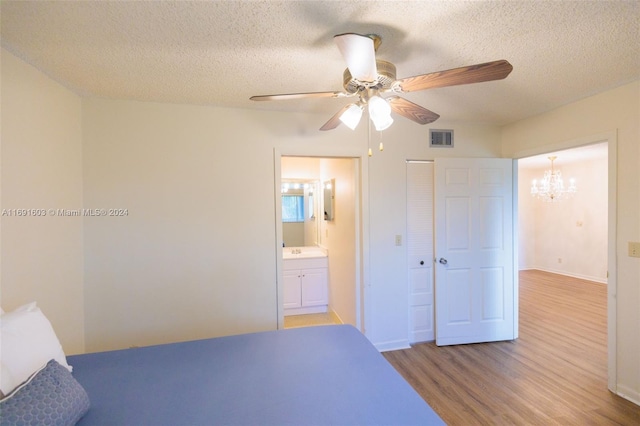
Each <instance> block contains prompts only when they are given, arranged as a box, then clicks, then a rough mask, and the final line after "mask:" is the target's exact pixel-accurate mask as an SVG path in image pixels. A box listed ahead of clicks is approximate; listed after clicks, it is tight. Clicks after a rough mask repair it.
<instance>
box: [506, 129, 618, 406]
mask: <svg viewBox="0 0 640 426" xmlns="http://www.w3.org/2000/svg"><path fill="white" fill-rule="evenodd" d="M602 142H607V147H608V153H607V162H608V167H607V173H608V177H607V178H608V185H607V191H608V200H607V205H608V209H607V214H608V217H607V220H608V230H607V234H608V235H607V264H608V279H607V370H608V374H607V376H608V380H607V383H608V387H609V390H611V391H612V392H614V393H616V394H617V391H616V388H617V382H618V379H617V365H616V353H617V352H616V345H617V340H616V331H617V324H616V318H617V299H616V298H617V283H618V281H617V278H618V263H617V233H616V231H617V220H618V218H617V210H618V209H617V176H618V170H617V164H618V163H617V153H618V134H617V131H615V130H611V131H608V132H604V133H598V134H595V135H590V136H585V137H582V138H578V139H571V140H567V141H563V142H558V143H552V144H548V145H542V146H540V147H536V148H532V149H528V150H523V151H518V152H516V153H514V154H513V156H512V157H513V159H514V160H516V161H514V168H516V169H517V160H518V159H520V158H525V157H531V156H534V155H541V154H547V153H551V152H556V151H562V150H565V149H571V148H578V147H582V146H586V145H593V144H596V143H602ZM514 179H515V182H514V183H515V184H516V185H515V188H517V174H516V175H514ZM514 206H515V209H516V210H515V211H514V214H515V216H514V218H515V219H516V221H517V199H516V200H514ZM516 221H514V222H516ZM517 262H518V260H517V257H516V259H515V264H514V267H515V268H516V270H517V266H518V265H517Z"/></svg>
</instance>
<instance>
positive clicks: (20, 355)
mask: <svg viewBox="0 0 640 426" xmlns="http://www.w3.org/2000/svg"><path fill="white" fill-rule="evenodd" d="M0 330H1V334H0V341H1V342H2V351H1V352H0V361H1V366H0V367H1V371H0V391H2V393H4V394H5V395H8V394H9V393H10V392H11V391H12V390H13V389H15V388H16V387H18V386H19V385H20V384H21V383H22V382H24V381H25V380H27V379H28V378H29V377H30V376H31V375H32V374H33V373H34V372H35V371H37V370H38V369H39V368H41V367H42V366H43V365H45V364H46V363H47V362H49V361H50V360H52V359H55V360H56V361H57V362H58V363H59V364H60V365H62V366H63V367H65V368H67V369H68V370H69V371H71V367H70V366H69V364H67V358H66V357H65V355H64V351H63V350H62V346H61V345H60V342H59V341H58V337H57V336H56V333H55V331H53V327H52V326H51V323H50V322H49V320H48V319H47V318H46V317H45V316H44V314H43V313H42V311H41V310H40V308H38V307H37V306H36V302H32V303H28V304H26V305H23V306H21V307H19V308H17V309H16V310H14V311H12V312H5V313H4V314H2V316H0Z"/></svg>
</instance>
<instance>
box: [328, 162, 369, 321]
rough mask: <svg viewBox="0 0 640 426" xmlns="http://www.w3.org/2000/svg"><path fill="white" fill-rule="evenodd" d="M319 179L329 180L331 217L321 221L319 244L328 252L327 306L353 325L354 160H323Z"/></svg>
mask: <svg viewBox="0 0 640 426" xmlns="http://www.w3.org/2000/svg"><path fill="white" fill-rule="evenodd" d="M320 164H321V165H320V170H321V176H322V180H323V181H327V180H330V179H333V180H334V182H335V187H334V197H335V200H334V220H332V221H325V220H321V226H320V235H321V241H322V246H323V247H326V248H327V250H328V253H329V306H330V308H331V309H332V310H333V311H334V312H335V313H336V314H337V315H338V316H339V317H340V319H341V320H342V321H343V322H344V323H345V324H352V325H356V289H359V288H360V286H359V285H357V282H356V265H357V263H356V203H357V202H358V196H357V194H356V166H357V164H356V162H355V160H354V159H350V158H333V159H323V160H322V161H321V163H320Z"/></svg>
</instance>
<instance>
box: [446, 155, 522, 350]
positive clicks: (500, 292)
mask: <svg viewBox="0 0 640 426" xmlns="http://www.w3.org/2000/svg"><path fill="white" fill-rule="evenodd" d="M512 185H513V179H512V160H511V159H497V158H492V159H453V158H447V159H436V161H435V196H434V202H435V209H434V211H435V263H434V267H435V311H436V344H437V345H439V346H443V345H455V344H464V343H479V342H491V341H498V340H511V339H514V338H515V337H516V333H517V330H516V320H517V318H516V315H517V309H516V308H517V301H516V300H515V295H516V294H517V292H516V291H514V285H515V283H514V276H513V267H514V266H513V261H514V257H513V256H514V253H513V191H512Z"/></svg>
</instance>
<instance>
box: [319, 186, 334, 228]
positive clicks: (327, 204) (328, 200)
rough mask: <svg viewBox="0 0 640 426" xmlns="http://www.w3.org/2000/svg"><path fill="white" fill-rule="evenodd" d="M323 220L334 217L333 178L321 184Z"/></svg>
mask: <svg viewBox="0 0 640 426" xmlns="http://www.w3.org/2000/svg"><path fill="white" fill-rule="evenodd" d="M322 191H323V208H324V220H333V219H334V218H335V193H334V191H335V179H331V180H328V181H325V182H324V183H323V184H322Z"/></svg>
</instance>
